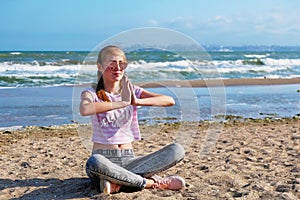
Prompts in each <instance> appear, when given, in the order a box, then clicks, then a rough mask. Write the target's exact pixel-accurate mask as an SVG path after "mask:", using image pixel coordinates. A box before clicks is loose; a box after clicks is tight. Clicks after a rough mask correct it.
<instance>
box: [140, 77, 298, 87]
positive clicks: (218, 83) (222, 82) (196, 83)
mask: <svg viewBox="0 0 300 200" xmlns="http://www.w3.org/2000/svg"><path fill="white" fill-rule="evenodd" d="M134 84H136V85H138V86H142V87H145V88H156V87H166V86H168V87H223V86H225V87H226V86H247V85H249V86H251V85H253V86H254V85H256V86H260V85H261V86H263V85H288V84H300V78H253V79H252V78H240V79H213V80H180V81H158V82H149V83H147V82H137V83H134Z"/></svg>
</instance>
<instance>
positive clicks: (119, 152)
mask: <svg viewBox="0 0 300 200" xmlns="http://www.w3.org/2000/svg"><path fill="white" fill-rule="evenodd" d="M92 154H101V155H103V156H116V157H120V156H133V155H134V152H133V149H96V150H93V151H92Z"/></svg>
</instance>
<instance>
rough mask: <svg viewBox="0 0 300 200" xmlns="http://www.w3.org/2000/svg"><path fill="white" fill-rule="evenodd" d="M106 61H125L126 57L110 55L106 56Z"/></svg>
mask: <svg viewBox="0 0 300 200" xmlns="http://www.w3.org/2000/svg"><path fill="white" fill-rule="evenodd" d="M105 60H106V61H123V60H124V56H123V55H117V54H115V55H114V54H108V55H106V56H105Z"/></svg>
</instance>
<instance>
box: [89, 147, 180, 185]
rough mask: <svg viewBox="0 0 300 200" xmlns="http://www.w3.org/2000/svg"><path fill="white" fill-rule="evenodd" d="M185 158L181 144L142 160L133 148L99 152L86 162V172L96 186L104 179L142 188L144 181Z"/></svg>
mask: <svg viewBox="0 0 300 200" xmlns="http://www.w3.org/2000/svg"><path fill="white" fill-rule="evenodd" d="M184 155H185V151H184V148H183V147H182V146H181V145H180V144H178V143H173V144H169V145H167V146H165V147H164V148H162V149H160V150H158V151H156V152H154V153H151V154H148V155H145V156H141V157H135V156H134V152H133V150H132V149H98V150H94V151H93V152H92V156H91V157H90V158H89V159H88V160H87V163H86V173H87V175H88V176H89V177H90V179H91V180H92V183H93V184H97V185H96V186H98V185H99V181H100V179H105V180H109V181H111V182H113V183H116V184H119V185H123V186H128V187H135V188H139V189H143V188H145V186H146V179H145V178H147V177H151V176H152V175H154V174H156V173H159V172H162V171H164V170H166V169H168V168H170V167H172V166H174V165H175V164H176V163H178V162H179V161H181V160H182V159H183V157H184Z"/></svg>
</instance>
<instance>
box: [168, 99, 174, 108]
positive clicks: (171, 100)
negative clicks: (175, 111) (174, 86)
mask: <svg viewBox="0 0 300 200" xmlns="http://www.w3.org/2000/svg"><path fill="white" fill-rule="evenodd" d="M174 105H175V101H174V99H173V98H172V97H170V99H169V102H168V105H167V106H174Z"/></svg>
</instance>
